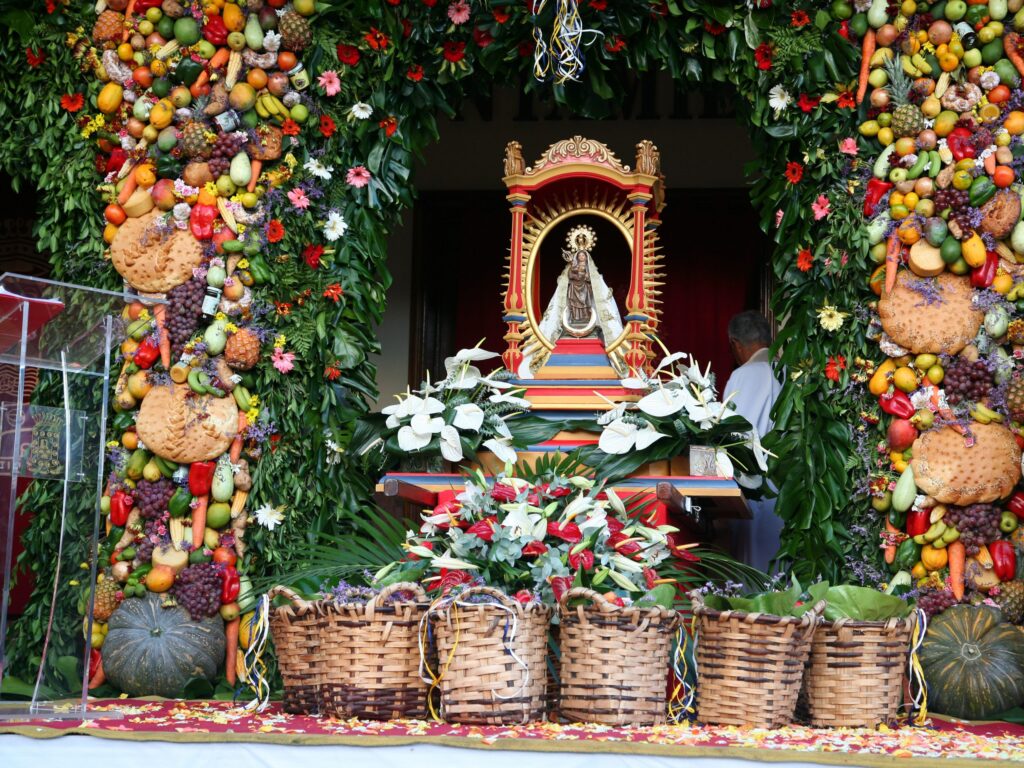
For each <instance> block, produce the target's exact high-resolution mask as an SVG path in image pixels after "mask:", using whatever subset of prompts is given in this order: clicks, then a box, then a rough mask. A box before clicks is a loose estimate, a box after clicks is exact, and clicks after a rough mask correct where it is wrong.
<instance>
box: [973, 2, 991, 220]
mask: <svg viewBox="0 0 1024 768" xmlns="http://www.w3.org/2000/svg"><path fill="white" fill-rule="evenodd" d="M975 7H977V6H975ZM995 193H996V185H995V184H994V183H993V181H992V179H990V178H989V177H988V176H984V175H983V176H979V177H978V178H976V179H975V180H974V181H973V182H971V188H970V190H969V191H968V192H967V200H968V202H969V203H970V204H971V205H972V206H974V207H975V208H980V207H981V206H983V205H984V204H985V203H987V202H988V201H989V200H991V199H992V197H993V195H995Z"/></svg>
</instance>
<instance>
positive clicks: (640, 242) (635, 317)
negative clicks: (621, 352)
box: [625, 190, 651, 374]
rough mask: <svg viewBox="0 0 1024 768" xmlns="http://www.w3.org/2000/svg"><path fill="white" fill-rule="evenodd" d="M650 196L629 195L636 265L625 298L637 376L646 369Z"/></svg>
mask: <svg viewBox="0 0 1024 768" xmlns="http://www.w3.org/2000/svg"><path fill="white" fill-rule="evenodd" d="M650 199H651V194H650V192H649V191H647V190H643V191H640V190H638V191H634V192H632V193H631V194H630V195H629V201H630V203H632V208H631V210H632V212H633V264H632V269H631V271H630V280H629V294H628V295H627V296H626V312H627V314H626V318H625V320H626V329H627V334H626V343H627V344H628V346H629V348H628V350H627V351H626V355H625V359H626V365H628V366H629V371H630V373H631V374H636V373H637V372H639V371H640V370H641V369H643V368H644V367H645V366H646V365H647V349H646V348H647V346H648V341H649V340H648V338H647V335H646V334H645V333H644V326H645V324H646V323H647V319H648V318H647V309H648V307H647V290H646V287H645V285H644V250H645V244H646V239H647V231H646V228H647V223H646V217H647V203H648V202H650Z"/></svg>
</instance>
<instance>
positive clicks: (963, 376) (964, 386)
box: [942, 357, 994, 405]
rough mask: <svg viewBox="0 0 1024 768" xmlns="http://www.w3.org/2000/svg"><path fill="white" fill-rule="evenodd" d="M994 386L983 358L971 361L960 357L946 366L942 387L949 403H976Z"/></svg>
mask: <svg viewBox="0 0 1024 768" xmlns="http://www.w3.org/2000/svg"><path fill="white" fill-rule="evenodd" d="M993 386H994V384H993V381H992V371H991V370H989V367H988V363H986V362H985V361H984V360H975V361H974V362H973V363H972V362H970V361H969V360H965V359H964V358H962V357H960V358H957V360H956V362H954V363H953V364H952V365H950V366H949V367H948V368H946V378H945V379H944V380H943V382H942V388H943V389H944V390H945V391H946V400H947V401H948V402H949V404H950V405H957V404H959V403H963V402H973V403H976V402H978V401H979V400H984V399H985V398H986V397H988V395H989V393H990V392H991V391H992V387H993Z"/></svg>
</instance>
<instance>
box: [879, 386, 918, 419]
mask: <svg viewBox="0 0 1024 768" xmlns="http://www.w3.org/2000/svg"><path fill="white" fill-rule="evenodd" d="M878 404H879V405H881V406H882V410H883V411H885V412H886V413H888V414H889V415H890V416H895V417H896V418H898V419H909V418H910V417H911V416H913V415H914V404H913V403H912V402H910V398H909V397H907V394H906V392H901V391H900V390H898V389H894V390H893V391H892V392H886V393H885V394H884V395H882V396H881V397H879V398H878Z"/></svg>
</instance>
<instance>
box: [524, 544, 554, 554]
mask: <svg viewBox="0 0 1024 768" xmlns="http://www.w3.org/2000/svg"><path fill="white" fill-rule="evenodd" d="M547 551H548V546H547V544H545V543H544V542H543V541H531V542H530V543H529V544H527V545H526V546H525V547H523V554H524V555H527V556H529V557H536V556H537V555H543V554H544V553H545V552H547Z"/></svg>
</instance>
